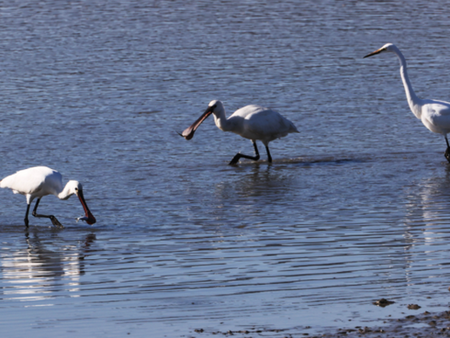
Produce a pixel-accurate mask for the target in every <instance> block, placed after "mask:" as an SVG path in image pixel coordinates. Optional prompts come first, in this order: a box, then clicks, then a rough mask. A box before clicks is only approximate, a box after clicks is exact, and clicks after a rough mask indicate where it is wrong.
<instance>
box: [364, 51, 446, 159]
mask: <svg viewBox="0 0 450 338" xmlns="http://www.w3.org/2000/svg"><path fill="white" fill-rule="evenodd" d="M382 52H391V53H394V54H395V55H397V57H398V58H399V60H400V75H401V77H402V81H403V86H404V87H405V92H406V99H407V101H408V104H409V108H410V109H411V111H412V112H413V114H414V115H415V116H416V117H417V118H418V119H419V120H421V121H422V123H423V124H424V125H425V127H427V128H428V130H430V131H432V132H433V133H437V134H442V135H444V137H445V141H446V142H447V150H446V151H445V154H444V155H445V158H446V159H447V161H449V162H450V145H449V142H448V139H447V134H448V133H449V132H450V102H446V101H440V100H427V99H425V100H423V99H420V98H418V97H417V96H416V94H415V93H414V90H413V88H412V85H411V82H410V81H409V77H408V73H407V70H406V60H405V57H404V56H403V54H402V53H401V52H400V50H399V49H398V48H397V46H395V45H394V44H392V43H387V44H385V45H384V46H383V47H381V48H380V49H377V50H376V51H374V52H372V53H370V54H368V55H366V56H364V57H365V58H366V57H369V56H373V55H376V54H379V53H382Z"/></svg>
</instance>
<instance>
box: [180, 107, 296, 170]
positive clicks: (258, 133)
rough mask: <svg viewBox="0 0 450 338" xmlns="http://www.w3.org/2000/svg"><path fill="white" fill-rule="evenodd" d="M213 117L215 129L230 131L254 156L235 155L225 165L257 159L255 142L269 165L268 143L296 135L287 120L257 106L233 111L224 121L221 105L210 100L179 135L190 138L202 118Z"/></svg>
mask: <svg viewBox="0 0 450 338" xmlns="http://www.w3.org/2000/svg"><path fill="white" fill-rule="evenodd" d="M211 114H213V115H214V121H215V123H216V126H217V128H219V129H220V130H223V131H231V132H233V133H236V134H238V135H240V136H242V137H244V138H247V139H249V140H251V141H252V143H253V147H254V149H255V156H250V155H244V154H241V153H237V154H236V155H235V156H234V157H233V159H232V160H231V162H230V163H229V164H236V163H238V162H239V159H240V158H247V159H250V160H254V161H257V160H259V158H260V156H259V151H258V147H257V145H256V141H257V140H259V141H261V142H262V143H263V144H264V146H265V147H266V152H267V159H268V162H269V163H271V162H272V156H271V155H270V151H269V142H271V141H273V140H275V139H277V138H281V137H284V136H286V135H287V134H289V133H298V130H297V128H296V127H295V126H294V124H293V123H292V122H291V121H289V120H288V119H287V118H285V117H283V116H282V115H280V114H279V113H277V112H276V111H274V110H272V109H269V108H264V107H261V106H257V105H248V106H245V107H242V108H240V109H238V110H236V111H235V112H234V113H233V114H232V115H231V116H230V117H228V118H227V116H226V113H225V108H224V106H223V104H222V102H220V101H218V100H213V101H211V102H210V103H209V105H208V108H207V109H206V110H205V112H204V113H203V114H202V116H200V117H199V118H198V119H197V120H196V121H195V122H194V123H193V124H192V125H191V126H190V127H188V128H186V129H185V130H184V131H183V132H182V133H181V134H180V135H181V136H183V137H184V138H185V139H186V140H190V139H191V138H193V137H194V133H195V131H196V130H197V128H198V127H199V126H200V124H202V122H203V121H204V120H206V118H207V117H208V116H209V115H211Z"/></svg>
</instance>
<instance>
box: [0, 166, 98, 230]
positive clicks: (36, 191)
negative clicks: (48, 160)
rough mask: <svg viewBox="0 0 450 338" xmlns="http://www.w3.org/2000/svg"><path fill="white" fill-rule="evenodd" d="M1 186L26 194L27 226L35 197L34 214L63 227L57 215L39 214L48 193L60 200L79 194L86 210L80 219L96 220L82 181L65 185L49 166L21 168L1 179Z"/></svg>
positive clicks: (59, 175) (90, 221)
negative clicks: (42, 200)
mask: <svg viewBox="0 0 450 338" xmlns="http://www.w3.org/2000/svg"><path fill="white" fill-rule="evenodd" d="M0 188H9V189H11V190H12V191H13V192H14V193H15V194H22V195H25V197H26V198H27V212H26V213H25V226H26V227H28V213H29V211H30V205H31V202H33V200H34V199H35V198H37V201H36V205H35V206H34V209H33V213H32V215H33V216H34V217H46V218H50V219H51V221H52V223H53V225H55V226H58V227H63V226H62V224H61V223H59V221H58V220H57V219H56V217H55V216H53V215H39V214H38V213H37V208H38V205H39V202H40V200H41V198H42V197H44V196H47V195H55V196H57V197H58V198H59V199H60V200H66V199H68V198H69V197H70V196H72V195H73V194H75V195H77V196H78V198H79V200H80V202H81V205H82V206H83V209H84V212H85V217H79V218H78V219H80V220H83V221H86V223H87V224H94V223H95V222H96V220H95V217H94V215H92V213H91V212H90V211H89V208H88V206H87V204H86V201H85V200H84V196H83V187H82V186H81V183H80V182H78V181H69V182H67V184H66V186H63V183H62V176H61V174H60V173H59V172H57V171H56V170H53V169H50V168H48V167H33V168H28V169H24V170H20V171H18V172H16V173H15V174H12V175H10V176H7V177H5V178H4V179H3V180H1V182H0Z"/></svg>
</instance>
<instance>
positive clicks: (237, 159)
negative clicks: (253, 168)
mask: <svg viewBox="0 0 450 338" xmlns="http://www.w3.org/2000/svg"><path fill="white" fill-rule="evenodd" d="M252 143H253V147H255V156H249V155H244V154H241V153H237V154H236V156H234V157H233V159H232V160H231V162H230V163H229V164H236V163H238V162H239V159H240V158H241V157H243V158H248V159H249V160H253V161H258V160H259V151H258V147H257V146H256V142H255V141H252Z"/></svg>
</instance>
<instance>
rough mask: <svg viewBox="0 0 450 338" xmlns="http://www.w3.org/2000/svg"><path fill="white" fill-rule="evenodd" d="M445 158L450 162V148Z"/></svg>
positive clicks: (446, 151)
mask: <svg viewBox="0 0 450 338" xmlns="http://www.w3.org/2000/svg"><path fill="white" fill-rule="evenodd" d="M444 156H445V158H446V159H447V161H448V162H450V147H447V149H446V150H445V154H444Z"/></svg>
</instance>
